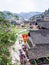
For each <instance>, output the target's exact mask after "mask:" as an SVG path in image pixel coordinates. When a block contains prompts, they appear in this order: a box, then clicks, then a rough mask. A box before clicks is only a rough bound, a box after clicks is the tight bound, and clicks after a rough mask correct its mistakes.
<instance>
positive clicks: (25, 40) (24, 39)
mask: <svg viewBox="0 0 49 65" xmlns="http://www.w3.org/2000/svg"><path fill="white" fill-rule="evenodd" d="M22 38H23V41H24V44H26V42H27V39H28V35H27V34H23V35H22Z"/></svg>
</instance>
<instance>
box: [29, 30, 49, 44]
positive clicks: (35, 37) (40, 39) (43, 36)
mask: <svg viewBox="0 0 49 65" xmlns="http://www.w3.org/2000/svg"><path fill="white" fill-rule="evenodd" d="M30 35H31V38H32V41H33V43H34V44H49V29H40V30H32V31H30Z"/></svg>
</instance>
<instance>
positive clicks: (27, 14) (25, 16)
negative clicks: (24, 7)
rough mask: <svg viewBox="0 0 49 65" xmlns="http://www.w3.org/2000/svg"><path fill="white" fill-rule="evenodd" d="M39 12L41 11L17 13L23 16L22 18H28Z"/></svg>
mask: <svg viewBox="0 0 49 65" xmlns="http://www.w3.org/2000/svg"><path fill="white" fill-rule="evenodd" d="M38 14H41V12H28V13H27V12H26V13H25V12H21V13H19V14H18V16H19V17H21V18H23V19H25V20H26V19H29V18H30V17H32V16H34V15H38Z"/></svg>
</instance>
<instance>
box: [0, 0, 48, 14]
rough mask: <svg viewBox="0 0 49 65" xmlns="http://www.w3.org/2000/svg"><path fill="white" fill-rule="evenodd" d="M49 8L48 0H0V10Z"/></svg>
mask: <svg viewBox="0 0 49 65" xmlns="http://www.w3.org/2000/svg"><path fill="white" fill-rule="evenodd" d="M48 8H49V0H0V11H11V12H14V13H20V12H32V11H38V12H41V11H42V12H43V11H44V10H45V9H48Z"/></svg>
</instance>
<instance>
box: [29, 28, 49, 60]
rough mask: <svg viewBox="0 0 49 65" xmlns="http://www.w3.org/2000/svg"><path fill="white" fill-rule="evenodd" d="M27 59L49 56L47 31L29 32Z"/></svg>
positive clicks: (48, 35)
mask: <svg viewBox="0 0 49 65" xmlns="http://www.w3.org/2000/svg"><path fill="white" fill-rule="evenodd" d="M29 33H30V36H29V37H30V39H31V40H30V39H29V40H30V42H31V43H30V44H32V45H31V47H30V49H29V50H28V56H29V59H33V58H42V57H47V55H48V54H49V29H39V30H30V32H29Z"/></svg>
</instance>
